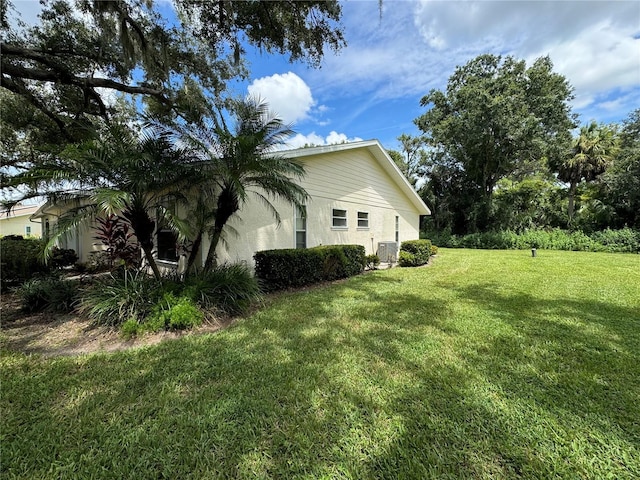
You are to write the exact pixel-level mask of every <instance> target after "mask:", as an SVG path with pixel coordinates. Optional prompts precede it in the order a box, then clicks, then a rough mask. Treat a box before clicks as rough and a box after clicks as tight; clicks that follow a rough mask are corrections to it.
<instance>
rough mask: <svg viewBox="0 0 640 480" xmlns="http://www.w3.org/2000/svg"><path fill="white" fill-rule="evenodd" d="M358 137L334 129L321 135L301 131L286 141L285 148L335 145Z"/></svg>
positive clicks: (355, 140)
mask: <svg viewBox="0 0 640 480" xmlns="http://www.w3.org/2000/svg"><path fill="white" fill-rule="evenodd" d="M360 141H362V139H361V138H360V137H352V138H349V137H347V135H345V134H344V133H338V132H336V131H331V132H329V135H327V136H326V137H322V136H321V135H318V134H316V133H315V132H311V133H310V134H308V135H303V134H301V133H298V134H296V135H295V136H293V137H292V138H290V139H289V141H288V142H287V148H301V147H304V146H322V145H335V144H338V143H349V142H360Z"/></svg>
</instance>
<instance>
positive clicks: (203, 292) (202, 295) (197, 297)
mask: <svg viewBox="0 0 640 480" xmlns="http://www.w3.org/2000/svg"><path fill="white" fill-rule="evenodd" d="M184 295H186V296H188V297H189V298H191V299H192V300H194V301H195V302H197V303H198V304H199V305H201V306H202V307H204V308H214V309H217V310H219V311H221V312H224V313H228V314H231V315H237V314H241V313H244V312H246V311H247V310H248V309H249V307H250V306H251V304H252V303H254V302H258V301H260V300H262V291H261V289H260V285H259V283H258V280H256V278H255V277H254V276H253V275H251V272H250V271H249V268H248V267H246V266H245V265H240V264H234V265H221V266H219V267H217V268H216V269H215V270H213V271H211V272H208V273H205V274H199V275H196V276H194V277H191V278H188V279H187V280H186V282H185V289H184Z"/></svg>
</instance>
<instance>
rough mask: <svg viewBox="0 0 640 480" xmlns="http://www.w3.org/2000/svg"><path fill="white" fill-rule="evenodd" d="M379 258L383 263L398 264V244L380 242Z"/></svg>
mask: <svg viewBox="0 0 640 480" xmlns="http://www.w3.org/2000/svg"><path fill="white" fill-rule="evenodd" d="M378 257H379V258H380V261H381V262H387V263H395V262H397V261H398V259H397V257H398V244H397V243H396V242H378Z"/></svg>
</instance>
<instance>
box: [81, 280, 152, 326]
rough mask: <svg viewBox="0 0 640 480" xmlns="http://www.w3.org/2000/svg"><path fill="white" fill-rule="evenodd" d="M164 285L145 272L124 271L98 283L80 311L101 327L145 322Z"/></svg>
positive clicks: (87, 293)
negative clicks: (132, 319) (132, 320)
mask: <svg viewBox="0 0 640 480" xmlns="http://www.w3.org/2000/svg"><path fill="white" fill-rule="evenodd" d="M163 288H164V286H163V284H162V283H161V282H159V281H157V280H155V279H154V278H152V277H149V276H147V275H145V274H144V273H130V272H128V271H124V272H123V273H122V274H120V275H114V274H112V275H110V276H108V277H106V278H104V279H100V280H98V281H96V282H95V283H94V284H93V285H92V286H91V288H89V289H88V290H87V291H86V292H85V294H84V295H83V297H82V300H81V302H80V310H81V311H82V312H84V313H86V314H87V315H88V316H89V317H90V318H91V319H93V320H94V321H95V322H96V323H98V324H100V325H109V326H115V325H120V324H122V323H124V322H125V321H126V320H129V319H131V318H135V319H138V320H142V319H144V318H145V317H146V316H147V315H148V314H149V313H150V312H151V310H152V309H153V307H154V305H155V304H156V303H157V301H158V299H159V298H161V297H162V293H163Z"/></svg>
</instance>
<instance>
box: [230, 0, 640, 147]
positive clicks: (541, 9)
mask: <svg viewBox="0 0 640 480" xmlns="http://www.w3.org/2000/svg"><path fill="white" fill-rule="evenodd" d="M342 23H343V25H344V30H345V37H346V40H347V47H346V48H345V49H344V50H342V51H341V52H340V53H339V54H338V55H334V54H333V53H332V52H330V53H328V54H327V56H326V57H325V59H324V61H323V63H322V68H320V69H318V70H314V69H311V68H308V67H307V66H306V65H304V64H289V63H287V61H286V59H283V58H278V57H273V56H269V57H267V56H259V55H254V56H252V57H251V58H250V61H251V70H252V74H251V79H250V80H249V81H248V82H244V83H242V84H241V85H238V86H236V87H235V88H236V89H237V92H238V93H241V92H242V91H246V89H247V87H248V88H249V89H250V90H251V91H252V92H253V93H259V94H261V95H262V96H263V97H264V98H266V99H267V100H268V101H269V103H270V105H271V107H272V109H273V110H275V111H276V112H279V113H280V115H281V116H283V117H285V119H286V120H288V121H293V122H295V130H296V132H298V133H299V136H298V138H296V139H294V143H295V144H300V143H304V142H305V141H309V143H321V142H322V141H324V142H325V143H326V142H331V141H333V140H340V139H345V138H346V139H355V138H361V139H372V138H377V139H379V140H380V141H381V142H382V144H383V145H384V146H385V147H387V148H397V147H398V143H397V141H396V138H397V137H398V136H399V135H400V134H401V133H410V134H418V133H419V132H418V130H417V129H416V127H415V126H414V124H413V120H414V119H415V118H416V117H417V116H419V115H420V114H421V113H423V111H424V108H423V107H420V104H419V102H420V98H421V97H422V96H423V95H425V94H426V93H427V92H428V91H429V90H430V89H432V88H436V89H444V88H445V87H446V84H447V80H448V78H449V76H450V75H451V74H452V73H453V71H454V69H455V67H456V66H458V65H464V64H465V63H466V62H468V61H469V60H471V59H473V58H475V57H476V56H477V55H480V54H482V53H493V54H501V55H513V56H515V57H516V58H519V59H525V60H526V61H527V64H530V63H532V62H533V61H534V60H535V59H536V58H538V57H540V56H545V55H549V56H550V58H551V60H552V61H553V63H554V70H555V71H556V72H558V73H561V74H563V75H564V76H565V77H566V78H567V79H568V80H569V82H570V83H571V84H572V85H573V87H574V88H575V92H574V94H575V97H576V98H575V99H574V100H573V102H572V106H573V109H574V112H576V113H578V114H579V115H580V122H581V123H586V122H588V121H590V120H591V119H594V120H597V121H599V122H617V121H620V120H622V119H624V118H625V117H627V115H628V114H629V113H630V112H631V111H632V110H634V109H635V108H638V107H640V2H637V1H634V2H631V1H626V2H616V1H608V2H594V1H581V2H565V1H555V2H543V1H535V2H527V1H502V2H492V1H482V2H471V1H468V2H443V1H439V2H434V1H393V0H384V2H383V11H382V17H380V15H379V11H378V2H377V1H375V0H374V1H348V2H344V6H343V22H342ZM331 132H334V133H333V134H332V133H331Z"/></svg>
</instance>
